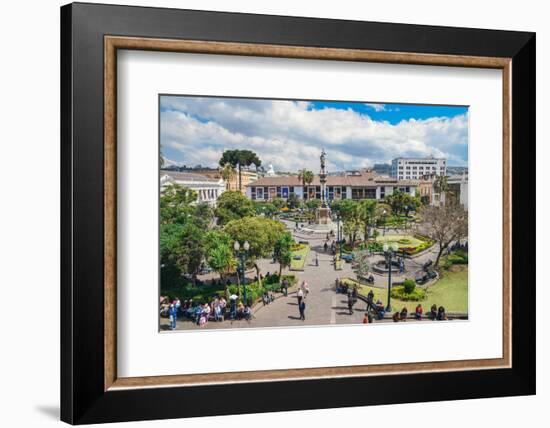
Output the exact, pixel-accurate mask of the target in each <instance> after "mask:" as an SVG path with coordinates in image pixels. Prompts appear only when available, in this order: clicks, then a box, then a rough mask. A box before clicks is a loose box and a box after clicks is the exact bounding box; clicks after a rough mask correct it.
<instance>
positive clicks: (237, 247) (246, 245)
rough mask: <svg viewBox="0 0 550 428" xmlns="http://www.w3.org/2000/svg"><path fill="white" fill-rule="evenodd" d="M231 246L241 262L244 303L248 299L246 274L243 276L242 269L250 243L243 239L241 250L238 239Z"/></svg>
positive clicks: (246, 302)
mask: <svg viewBox="0 0 550 428" xmlns="http://www.w3.org/2000/svg"><path fill="white" fill-rule="evenodd" d="M233 248H234V249H235V252H236V253H237V257H239V260H240V262H241V266H240V269H241V284H242V286H243V298H244V303H245V305H246V304H248V300H247V298H246V276H245V270H244V262H245V260H246V257H247V256H248V250H249V249H250V244H249V243H248V241H244V244H243V250H242V251H241V244H239V241H235V243H234V244H233Z"/></svg>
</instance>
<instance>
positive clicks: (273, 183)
mask: <svg viewBox="0 0 550 428" xmlns="http://www.w3.org/2000/svg"><path fill="white" fill-rule="evenodd" d="M417 186H418V182H417V181H414V180H397V179H395V178H392V177H387V176H382V175H377V174H376V173H375V172H373V171H372V170H363V171H360V172H356V173H353V174H346V175H329V176H327V183H326V195H325V198H326V199H327V200H328V201H331V200H339V199H353V200H361V199H384V198H385V197H386V196H388V195H391V194H392V193H393V191H394V190H396V189H398V190H400V191H402V192H406V193H408V194H410V195H411V196H415V195H416V188H417ZM246 194H247V196H248V197H249V198H250V199H252V200H257V201H269V200H273V199H275V198H282V199H288V198H289V197H290V196H291V195H295V196H296V197H297V198H298V199H303V200H308V199H321V182H320V179H319V176H318V175H315V176H314V178H313V181H312V182H311V183H309V184H307V185H306V186H305V187H304V186H303V183H302V182H301V181H300V180H299V179H298V176H296V175H289V176H271V177H267V176H266V177H262V178H260V179H258V180H257V181H255V182H253V183H250V184H247V186H246Z"/></svg>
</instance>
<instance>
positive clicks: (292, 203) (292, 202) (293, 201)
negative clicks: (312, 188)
mask: <svg viewBox="0 0 550 428" xmlns="http://www.w3.org/2000/svg"><path fill="white" fill-rule="evenodd" d="M286 205H287V207H288V208H290V209H291V210H293V209H295V208H298V207H299V206H300V200H299V199H298V196H296V195H295V194H294V193H291V194H290V195H288V199H287V200H286Z"/></svg>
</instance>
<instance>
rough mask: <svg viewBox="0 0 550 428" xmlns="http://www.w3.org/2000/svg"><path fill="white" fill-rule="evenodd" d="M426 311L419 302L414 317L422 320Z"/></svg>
mask: <svg viewBox="0 0 550 428" xmlns="http://www.w3.org/2000/svg"><path fill="white" fill-rule="evenodd" d="M423 312H424V309H422V305H421V304H420V303H419V304H418V305H417V306H416V310H415V311H414V317H415V318H416V319H417V320H421V319H422V313H423Z"/></svg>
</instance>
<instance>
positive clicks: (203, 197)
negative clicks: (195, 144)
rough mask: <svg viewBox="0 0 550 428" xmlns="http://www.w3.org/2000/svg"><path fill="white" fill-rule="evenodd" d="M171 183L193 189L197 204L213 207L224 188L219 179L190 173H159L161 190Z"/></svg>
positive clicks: (223, 183) (222, 182)
mask: <svg viewBox="0 0 550 428" xmlns="http://www.w3.org/2000/svg"><path fill="white" fill-rule="evenodd" d="M171 183H174V184H179V185H180V186H183V187H187V188H189V189H193V190H194V191H195V192H197V202H198V203H207V204H209V205H215V204H216V201H217V200H218V197H219V196H220V195H221V194H222V193H223V192H224V191H225V188H226V185H225V182H224V181H223V180H222V179H221V178H219V179H216V178H211V177H207V176H205V175H201V174H195V173H191V172H176V171H160V188H161V190H162V189H163V188H164V187H166V186H167V185H168V184H171Z"/></svg>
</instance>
